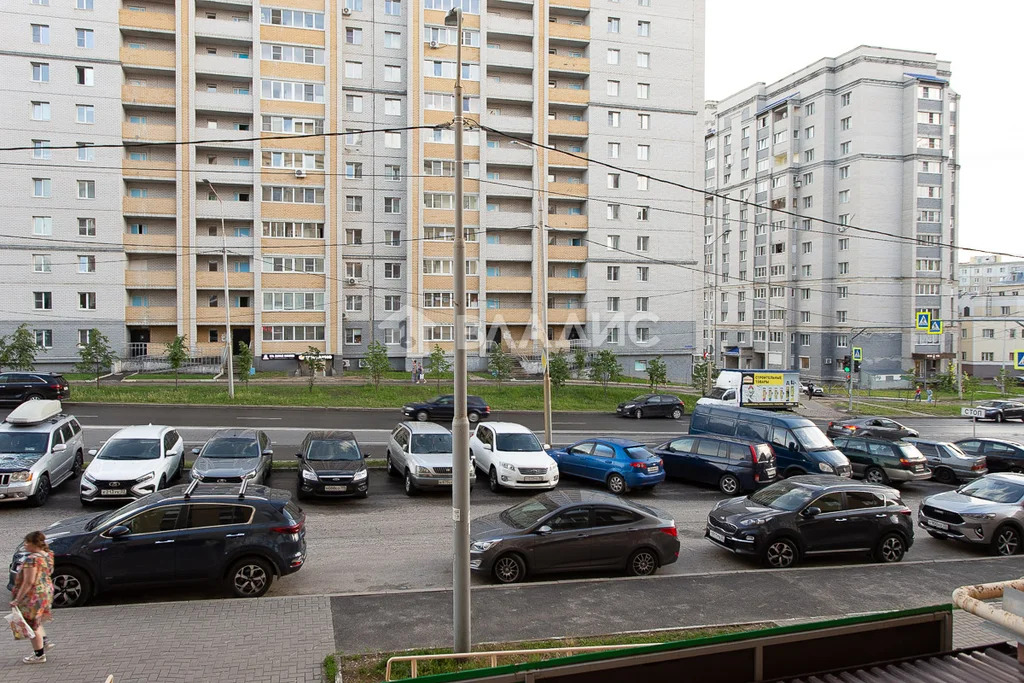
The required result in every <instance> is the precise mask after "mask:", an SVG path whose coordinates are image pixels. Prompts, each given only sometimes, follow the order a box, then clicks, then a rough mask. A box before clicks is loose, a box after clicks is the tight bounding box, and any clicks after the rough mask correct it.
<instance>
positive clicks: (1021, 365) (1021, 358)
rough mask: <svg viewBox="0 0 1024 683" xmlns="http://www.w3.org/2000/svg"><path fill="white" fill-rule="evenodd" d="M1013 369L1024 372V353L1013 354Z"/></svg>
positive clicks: (1015, 352)
mask: <svg viewBox="0 0 1024 683" xmlns="http://www.w3.org/2000/svg"><path fill="white" fill-rule="evenodd" d="M1013 369H1014V370H1024V351H1014V352H1013Z"/></svg>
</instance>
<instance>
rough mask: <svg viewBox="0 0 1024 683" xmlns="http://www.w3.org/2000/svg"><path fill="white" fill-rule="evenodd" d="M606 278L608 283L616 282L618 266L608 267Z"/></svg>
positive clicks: (617, 279)
mask: <svg viewBox="0 0 1024 683" xmlns="http://www.w3.org/2000/svg"><path fill="white" fill-rule="evenodd" d="M607 278H608V281H609V282H618V281H619V267H618V266H608V271H607Z"/></svg>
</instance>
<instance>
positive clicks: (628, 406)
mask: <svg viewBox="0 0 1024 683" xmlns="http://www.w3.org/2000/svg"><path fill="white" fill-rule="evenodd" d="M622 408H623V409H624V410H629V409H630V408H636V404H635V403H627V404H626V405H624V406H622Z"/></svg>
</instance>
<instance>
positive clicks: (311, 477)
mask: <svg viewBox="0 0 1024 683" xmlns="http://www.w3.org/2000/svg"><path fill="white" fill-rule="evenodd" d="M302 478H303V479H305V480H306V481H316V480H317V476H316V472H314V471H313V470H307V469H306V468H305V467H303V468H302Z"/></svg>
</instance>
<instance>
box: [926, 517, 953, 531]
mask: <svg viewBox="0 0 1024 683" xmlns="http://www.w3.org/2000/svg"><path fill="white" fill-rule="evenodd" d="M924 523H925V524H927V525H928V526H933V527H935V528H936V529H943V530H948V529H949V525H948V524H946V523H945V522H936V521H935V520H933V519H926V520H924Z"/></svg>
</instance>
